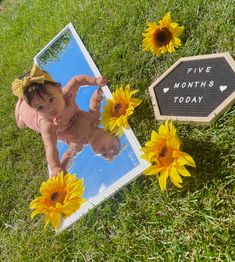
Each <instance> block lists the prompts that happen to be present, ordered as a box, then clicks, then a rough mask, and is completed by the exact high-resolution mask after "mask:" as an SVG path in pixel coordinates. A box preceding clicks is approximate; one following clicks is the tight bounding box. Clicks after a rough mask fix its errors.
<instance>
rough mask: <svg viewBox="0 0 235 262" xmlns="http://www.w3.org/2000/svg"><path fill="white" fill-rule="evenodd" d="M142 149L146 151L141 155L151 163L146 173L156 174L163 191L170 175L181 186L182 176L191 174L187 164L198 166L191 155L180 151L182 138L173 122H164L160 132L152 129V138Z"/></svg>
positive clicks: (172, 180)
mask: <svg viewBox="0 0 235 262" xmlns="http://www.w3.org/2000/svg"><path fill="white" fill-rule="evenodd" d="M141 151H143V152H144V154H143V155H142V156H141V157H142V158H144V159H146V160H147V161H148V162H149V163H150V164H151V165H150V167H148V168H147V169H146V170H145V171H144V174H146V175H156V176H157V177H158V180H159V184H160V187H161V190H162V191H164V190H166V180H167V178H168V177H170V180H171V182H172V183H173V184H174V185H175V186H177V187H179V188H181V187H182V185H181V183H182V178H181V176H191V174H190V173H189V171H188V170H187V169H186V168H185V165H188V166H192V167H195V166H196V165H195V162H194V160H193V158H192V157H191V156H190V155H188V154H187V153H185V152H182V151H180V140H179V138H178V137H177V135H176V129H175V127H174V125H173V123H172V122H170V123H168V121H166V122H165V124H162V125H161V126H160V127H159V131H158V133H157V132H155V131H152V134H151V140H150V141H148V142H147V143H146V144H145V147H143V148H141ZM159 173H160V174H159ZM180 175H181V176H180Z"/></svg>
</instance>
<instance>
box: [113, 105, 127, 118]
mask: <svg viewBox="0 0 235 262" xmlns="http://www.w3.org/2000/svg"><path fill="white" fill-rule="evenodd" d="M127 107H128V106H127V105H125V104H124V103H116V104H115V105H114V106H113V109H112V113H113V115H114V116H116V117H119V116H121V115H124V114H125V113H126V109H127Z"/></svg>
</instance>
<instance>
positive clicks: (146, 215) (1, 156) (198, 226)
mask: <svg viewBox="0 0 235 262" xmlns="http://www.w3.org/2000/svg"><path fill="white" fill-rule="evenodd" d="M76 2H77V3H76ZM168 11H171V14H172V17H173V19H174V21H176V22H178V23H179V24H180V25H183V26H184V27H185V31H184V33H183V35H182V37H181V39H182V41H183V45H182V46H181V47H180V48H179V49H178V50H177V51H176V52H175V53H174V54H171V55H164V56H161V57H154V56H152V55H151V54H149V53H145V52H143V51H142V48H141V43H142V35H141V33H142V32H143V30H144V29H145V28H146V24H145V23H146V21H147V20H149V21H153V20H159V19H161V18H162V17H163V15H164V14H165V13H166V12H168ZM234 14H235V5H234V1H231V0H221V1H216V0H188V1H183V0H178V1H176V0H171V1H170V0H169V1H167V0H165V1H156V0H119V1H117V0H96V1H95V0H79V1H73V0H57V1H52V0H3V1H0V28H1V30H0V86H1V88H0V128H1V129H0V130H1V131H0V150H1V152H0V165H1V170H0V178H1V183H0V231H1V232H0V261H6V262H8V261H10V262H11V261H17V262H18V261H170V262H171V261H235V172H234V169H235V139H234V136H235V107H234V106H233V107H231V108H230V109H229V110H228V111H227V112H226V113H225V114H224V115H223V116H222V117H220V118H219V119H218V120H217V121H216V122H215V123H214V124H212V125H211V126H207V127H202V126H188V125H177V128H178V135H179V137H180V138H181V139H182V141H183V151H186V152H188V153H189V154H190V155H191V156H192V157H193V158H194V160H195V161H196V164H197V168H196V169H191V172H192V177H190V178H186V179H184V187H183V189H181V190H179V189H177V188H175V187H174V186H172V185H170V184H169V183H168V185H167V191H166V192H164V193H162V192H161V191H160V189H159V185H158V183H157V181H156V180H155V179H154V178H150V177H145V176H141V177H140V178H138V179H137V180H136V181H135V182H133V183H131V184H130V185H129V186H127V187H126V188H125V189H123V190H122V191H120V192H119V193H117V194H116V195H115V196H114V197H113V198H111V199H109V200H107V201H106V202H105V203H103V204H102V205H101V206H99V207H98V208H96V209H95V210H93V211H91V212H90V213H89V214H88V215H87V216H85V217H84V218H82V219H81V220H80V221H79V222H77V223H76V224H74V225H73V226H72V227H70V228H69V229H68V230H66V231H64V232H62V233H61V234H59V235H55V233H54V231H53V230H52V229H50V228H48V229H47V230H44V229H43V227H44V221H43V218H42V217H39V218H38V219H35V220H34V221H31V220H30V218H29V215H30V210H29V203H30V202H31V200H32V199H33V198H34V197H35V196H37V195H38V189H39V186H40V184H41V182H42V181H45V180H46V179H47V176H48V175H47V166H46V162H45V157H44V150H43V145H42V142H41V140H40V136H39V135H37V134H35V133H34V132H32V131H31V130H27V129H26V130H23V131H22V130H18V129H17V127H16V124H15V121H14V106H15V102H16V98H15V97H13V96H12V94H11V91H10V86H11V82H12V80H14V78H15V77H16V76H18V75H21V74H22V73H23V72H24V71H27V70H29V68H30V67H31V65H32V58H33V57H34V56H35V55H36V53H37V52H38V51H39V50H41V49H42V48H43V47H44V46H45V45H46V44H47V43H48V42H49V41H50V40H51V39H52V38H53V37H54V36H55V35H56V34H57V33H58V32H60V31H61V30H62V29H63V28H64V27H65V26H66V25H67V24H68V23H69V22H72V23H73V25H74V26H75V28H76V30H77V32H78V33H79V35H80V36H81V38H82V40H83V42H84V43H85V45H86V47H87V49H88V50H89V51H90V53H91V55H92V57H93V59H94V61H95V63H96V64H97V66H98V68H99V70H100V71H101V72H102V74H104V75H106V76H108V78H109V80H110V83H111V84H113V85H116V84H119V83H123V84H127V83H129V84H130V85H131V86H132V87H135V88H138V89H140V92H139V97H140V98H141V99H142V100H143V102H142V105H141V106H140V107H139V108H138V109H137V110H136V113H135V115H134V117H133V118H132V119H131V121H130V124H131V127H132V128H133V130H134V133H135V134H136V136H137V138H138V139H139V141H140V143H141V145H143V144H144V143H145V142H146V141H147V140H148V139H149V138H150V133H151V130H153V129H155V130H156V129H157V128H158V126H159V123H158V122H157V121H156V120H155V119H154V114H153V109H152V105H151V101H150V96H149V93H148V86H149V85H150V84H151V83H152V82H153V81H154V80H155V79H156V78H157V77H159V76H160V75H161V74H162V73H163V72H164V71H165V70H166V69H168V68H169V67H170V66H171V65H172V64H173V63H175V62H176V61H177V60H178V59H179V58H180V57H184V56H193V55H200V54H210V53H216V52H229V53H230V54H231V55H233V54H234V53H235V45H234V39H235V33H234V32H235V31H234V28H235V23H234V21H235V20H234V19H235V17H234ZM113 85H112V86H113Z"/></svg>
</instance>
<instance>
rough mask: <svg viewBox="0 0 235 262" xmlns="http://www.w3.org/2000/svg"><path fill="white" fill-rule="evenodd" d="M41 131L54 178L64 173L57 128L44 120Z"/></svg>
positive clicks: (41, 123) (41, 122)
mask: <svg viewBox="0 0 235 262" xmlns="http://www.w3.org/2000/svg"><path fill="white" fill-rule="evenodd" d="M40 130H41V135H42V139H43V143H44V146H45V151H46V159H47V163H48V165H49V166H50V168H51V171H52V176H55V175H58V174H59V172H60V171H62V170H63V169H62V166H61V163H60V159H59V152H58V149H57V135H56V130H55V126H54V124H53V123H52V122H50V121H48V120H46V119H42V120H41V121H40Z"/></svg>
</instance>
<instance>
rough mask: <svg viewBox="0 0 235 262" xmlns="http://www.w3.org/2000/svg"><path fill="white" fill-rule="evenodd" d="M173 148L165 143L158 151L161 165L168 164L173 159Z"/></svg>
mask: <svg viewBox="0 0 235 262" xmlns="http://www.w3.org/2000/svg"><path fill="white" fill-rule="evenodd" d="M172 154H173V150H172V149H171V148H169V147H167V146H166V145H165V146H163V148H162V150H161V151H160V152H159V158H158V160H159V162H160V163H161V165H162V166H169V165H171V164H172V162H173V161H174V159H173V157H172Z"/></svg>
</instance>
